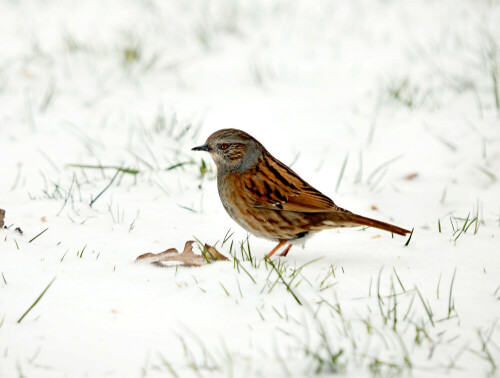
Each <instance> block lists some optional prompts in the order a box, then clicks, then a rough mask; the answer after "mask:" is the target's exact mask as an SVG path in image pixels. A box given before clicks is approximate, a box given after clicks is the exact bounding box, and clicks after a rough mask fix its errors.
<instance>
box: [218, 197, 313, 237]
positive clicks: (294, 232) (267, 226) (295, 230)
mask: <svg viewBox="0 0 500 378" xmlns="http://www.w3.org/2000/svg"><path fill="white" fill-rule="evenodd" d="M221 200H222V198H221ZM222 204H223V205H224V208H225V209H226V211H227V213H228V214H229V216H230V217H231V218H232V219H233V220H234V221H235V222H236V223H238V224H239V225H240V226H241V227H243V228H244V229H245V230H246V231H248V232H249V233H251V234H253V235H255V236H257V237H261V238H264V239H268V240H273V241H278V240H295V239H299V238H302V237H303V236H305V235H306V234H307V233H308V232H309V231H310V229H309V226H308V224H307V222H305V220H304V217H303V216H302V215H301V213H295V212H289V211H275V210H268V209H262V208H257V207H252V206H249V205H248V204H244V203H240V202H238V197H237V196H235V197H233V199H232V200H227V199H226V200H225V201H224V200H222Z"/></svg>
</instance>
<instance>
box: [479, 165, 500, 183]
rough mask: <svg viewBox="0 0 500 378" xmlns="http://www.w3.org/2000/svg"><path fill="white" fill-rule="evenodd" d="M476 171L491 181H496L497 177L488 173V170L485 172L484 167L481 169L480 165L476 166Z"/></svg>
mask: <svg viewBox="0 0 500 378" xmlns="http://www.w3.org/2000/svg"><path fill="white" fill-rule="evenodd" d="M476 167H477V169H479V170H480V171H481V172H483V173H484V174H485V175H486V176H488V177H489V178H490V180H491V181H497V177H496V176H495V175H494V174H493V173H492V172H490V171H489V170H487V169H486V168H484V167H481V166H480V165H476Z"/></svg>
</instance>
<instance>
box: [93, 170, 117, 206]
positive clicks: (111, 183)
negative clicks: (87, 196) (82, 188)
mask: <svg viewBox="0 0 500 378" xmlns="http://www.w3.org/2000/svg"><path fill="white" fill-rule="evenodd" d="M119 173H120V170H117V171H116V173H115V175H114V176H113V178H112V179H111V181H110V182H109V184H108V185H106V187H105V188H104V189H103V190H102V191H101V192H100V193H99V194H98V195H97V197H96V198H94V199H93V200H92V201H90V204H89V206H90V207H92V205H93V204H94V203H95V201H97V200H98V199H99V197H100V196H102V194H103V193H104V192H105V191H106V190H108V189H109V187H110V186H111V185H113V182H114V181H115V180H116V178H117V177H118V174H119Z"/></svg>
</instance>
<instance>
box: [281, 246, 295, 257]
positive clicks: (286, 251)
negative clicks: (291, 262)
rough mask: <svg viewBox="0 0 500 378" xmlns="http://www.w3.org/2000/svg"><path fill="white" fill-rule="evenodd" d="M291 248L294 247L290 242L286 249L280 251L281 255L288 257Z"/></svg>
mask: <svg viewBox="0 0 500 378" xmlns="http://www.w3.org/2000/svg"><path fill="white" fill-rule="evenodd" d="M290 248H292V245H291V244H288V247H286V248H285V250H284V251H283V252H281V253H280V256H282V257H286V255H288V251H290Z"/></svg>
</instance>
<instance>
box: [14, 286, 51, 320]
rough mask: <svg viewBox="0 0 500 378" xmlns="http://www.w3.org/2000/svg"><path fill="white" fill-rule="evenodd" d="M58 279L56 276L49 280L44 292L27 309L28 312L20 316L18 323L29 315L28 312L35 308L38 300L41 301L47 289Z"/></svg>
mask: <svg viewBox="0 0 500 378" xmlns="http://www.w3.org/2000/svg"><path fill="white" fill-rule="evenodd" d="M55 280H56V277H54V278H52V281H50V282H49V284H48V285H47V287H46V288H45V289H44V290H43V291H42V294H40V296H39V297H38V298H37V299H36V300H35V301H34V302H33V304H32V305H31V306H30V307H29V308H28V309H27V310H26V312H25V313H24V314H23V315H22V316H21V317H20V318H19V320H18V321H17V322H18V323H21V322H22V321H23V319H24V317H25V316H26V315H28V313H29V312H30V311H31V310H33V307H35V306H36V305H37V304H38V302H39V301H40V299H42V297H43V296H44V294H45V293H46V292H47V290H49V287H50V286H51V285H52V284H53V283H54V281H55Z"/></svg>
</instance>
